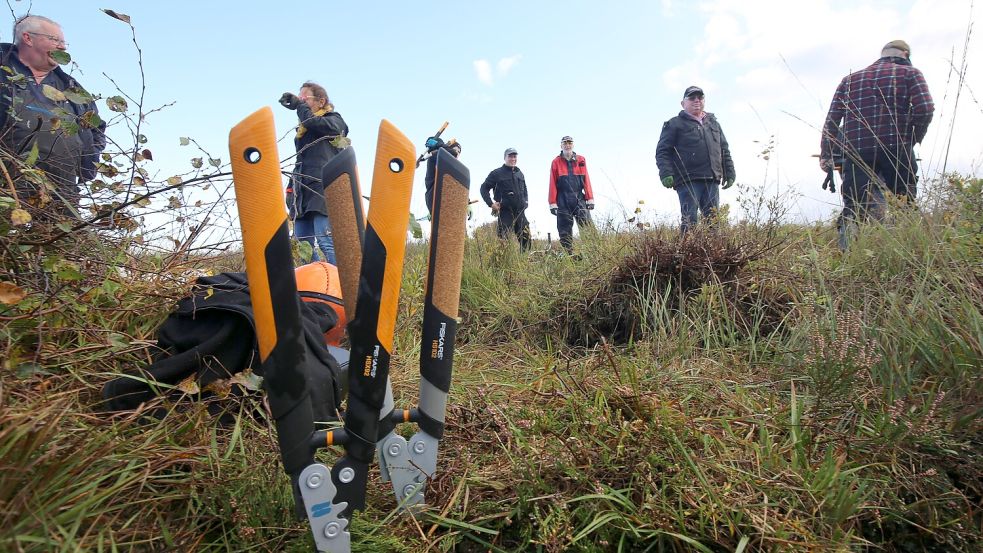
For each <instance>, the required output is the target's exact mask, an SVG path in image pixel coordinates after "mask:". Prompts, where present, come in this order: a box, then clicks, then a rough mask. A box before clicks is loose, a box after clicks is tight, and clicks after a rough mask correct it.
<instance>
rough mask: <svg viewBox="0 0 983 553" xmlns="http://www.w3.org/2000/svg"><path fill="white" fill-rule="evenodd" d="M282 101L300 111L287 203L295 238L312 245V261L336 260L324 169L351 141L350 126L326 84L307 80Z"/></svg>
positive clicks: (298, 113) (281, 102)
mask: <svg viewBox="0 0 983 553" xmlns="http://www.w3.org/2000/svg"><path fill="white" fill-rule="evenodd" d="M280 104H281V105H282V106H283V107H285V108H287V109H291V110H296V111H297V119H298V121H299V124H298V125H297V135H296V136H295V137H294V146H296V147H297V161H296V164H295V165H294V171H293V174H292V175H291V177H290V184H289V185H288V186H287V206H288V207H289V210H290V217H291V218H292V219H294V237H295V238H297V239H298V240H303V241H305V242H307V243H309V244H310V245H311V251H312V253H311V261H321V255H319V254H318V249H320V250H321V253H322V254H323V256H324V260H325V261H327V262H328V263H331V264H334V263H335V254H334V240H332V238H331V222H330V221H329V220H328V210H327V206H326V205H325V203H324V183H322V182H321V168H322V167H324V165H325V164H326V163H327V162H328V161H329V160H330V159H331V158H333V157H334V156H335V154H337V153H338V152H339V151H341V150H342V149H344V148H345V147H346V146H348V144H349V140H348V138H347V136H348V125H346V124H345V120H344V119H342V118H341V115H339V114H338V113H337V112H335V110H334V105H332V104H331V102H330V101H328V93H327V91H326V90H324V87H323V86H321V85H319V84H317V83H314V82H310V81H308V82H306V83H304V84H302V85H301V86H300V95H299V96H297V95H295V94H293V93H291V92H284V93H283V96H281V97H280Z"/></svg>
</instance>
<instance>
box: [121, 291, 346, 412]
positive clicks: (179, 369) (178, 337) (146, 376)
mask: <svg viewBox="0 0 983 553" xmlns="http://www.w3.org/2000/svg"><path fill="white" fill-rule="evenodd" d="M304 294H306V292H301V293H300V296H301V297H303V296H304ZM312 294H314V293H313V292H312ZM297 301H300V300H299V299H298V300H297ZM300 314H301V317H302V319H303V321H302V322H303V326H304V343H305V345H306V346H307V347H306V350H307V352H306V355H305V356H304V360H305V371H306V373H307V389H308V390H309V392H310V394H311V403H312V407H314V416H315V420H319V421H324V420H331V419H332V418H334V417H335V416H336V413H337V409H338V408H339V406H340V404H341V399H342V397H343V395H344V390H343V389H342V386H343V383H341V382H339V371H340V369H339V366H338V362H337V361H336V360H335V359H334V357H332V355H331V354H330V353H329V352H328V350H327V347H326V346H325V343H324V333H325V332H327V331H328V330H330V329H331V328H333V327H334V326H335V325H336V324H337V323H338V315H337V314H336V313H335V311H334V309H332V308H331V307H330V306H329V304H327V303H321V302H316V301H311V302H307V301H304V302H301V304H300ZM255 324H256V323H255V319H254V318H253V308H252V303H251V301H250V298H249V287H248V283H247V282H246V275H245V273H222V274H219V275H216V276H211V277H200V278H198V280H197V281H196V283H195V285H194V287H193V288H192V294H191V296H190V297H187V298H184V299H182V300H181V301H180V302H178V304H177V308H176V309H175V310H174V312H172V313H171V314H170V315H169V316H168V317H167V319H166V320H165V321H164V323H163V324H162V325H161V326H160V328H158V329H157V347H158V350H157V352H156V353H155V355H154V357H153V359H154V361H153V363H151V364H150V366H148V367H146V368H144V369H141V370H139V371H138V372H137V373H136V374H134V375H133V377H129V376H123V377H120V378H117V379H115V380H112V381H110V382H108V383H107V384H106V385H105V387H104V388H103V391H102V393H103V399H104V401H105V403H104V404H103V406H104V408H105V409H107V410H110V411H123V410H130V409H136V408H137V407H139V406H140V404H141V403H143V402H145V401H148V400H150V399H152V398H153V397H154V396H155V389H154V388H152V387H151V386H150V385H148V384H147V383H146V382H144V380H149V381H151V382H154V381H156V382H162V383H165V384H171V385H174V384H178V383H179V382H181V381H182V380H184V379H185V378H187V377H189V376H195V380H196V382H197V383H198V385H199V387H200V388H201V389H202V390H204V389H205V387H206V386H207V385H208V384H209V383H211V382H213V381H215V380H216V379H220V378H221V379H227V378H229V377H230V376H232V375H233V374H235V373H238V372H240V371H243V370H245V369H247V368H248V369H252V370H253V372H255V373H256V374H257V375H259V376H263V371H262V367H261V364H260V361H259V348H258V345H257V341H256V330H255Z"/></svg>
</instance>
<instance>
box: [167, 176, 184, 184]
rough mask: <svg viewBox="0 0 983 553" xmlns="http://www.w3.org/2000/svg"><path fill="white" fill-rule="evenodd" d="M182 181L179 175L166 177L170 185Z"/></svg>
mask: <svg viewBox="0 0 983 553" xmlns="http://www.w3.org/2000/svg"><path fill="white" fill-rule="evenodd" d="M182 182H184V179H182V178H181V177H178V176H176V175H175V176H173V177H171V178H169V179H167V184H169V185H171V186H174V185H177V184H181V183H182Z"/></svg>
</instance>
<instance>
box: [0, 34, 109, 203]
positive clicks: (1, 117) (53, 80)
mask: <svg viewBox="0 0 983 553" xmlns="http://www.w3.org/2000/svg"><path fill="white" fill-rule="evenodd" d="M0 65H2V66H4V67H6V68H9V69H10V71H11V72H12V73H8V72H7V71H0V143H2V144H3V146H4V147H5V148H6V149H7V151H8V152H10V153H12V154H13V155H16V156H18V157H21V158H25V157H27V156H28V155H29V153H30V152H31V149H32V147H33V146H34V145H35V144H37V146H38V159H37V165H36V166H37V167H38V168H40V169H42V170H44V171H45V172H46V173H47V174H48V176H49V177H51V179H52V180H53V181H55V183H56V184H60V185H62V186H63V187H66V188H71V190H68V192H69V193H71V194H72V195H77V189H76V183H77V179H79V178H80V179H81V180H82V181H87V180H91V179H93V178H95V176H96V164H97V163H98V161H99V154H100V153H101V152H102V150H103V149H104V148H105V147H106V134H105V130H106V123H105V122H101V123H100V124H99V125H98V126H96V127H95V128H90V127H89V125H88V124H86V123H83V122H82V120H83V116H85V115H86V114H87V113H89V112H92V113H93V114H94V115H98V113H99V110H98V108H97V107H96V103H95V101H90V102H84V103H75V102H72V101H70V100H62V101H55V100H52V99H50V98H48V97H47V96H45V95H44V93H43V85H50V86H52V87H54V88H55V89H57V90H60V91H62V92H64V91H78V92H80V93H84V94H85V95H88V93H86V92H85V89H84V88H83V87H82V85H80V84H79V82H78V81H76V80H75V78H74V77H72V76H71V75H69V74H68V73H66V72H65V71H63V70H62V69H61V67H56V68H55V69H53V70H52V71H51V73H49V74H48V76H46V77H45V79H44V80H43V81H42V82H41V84H37V82H36V81H35V80H34V77H33V75H32V73H31V70H30V69H29V68H28V67H26V66H25V65H24V64H23V63H22V62H21V61H20V59H18V57H17V46H15V45H13V44H10V43H5V44H0ZM56 119H58V120H61V124H62V126H61V128H60V129H55V130H52V124H53V121H55V120H56ZM85 119H87V120H88V118H85ZM66 120H68V122H70V123H73V125H65V124H64V123H65V122H66ZM90 121H91V120H90ZM76 125H77V127H76ZM75 128H77V129H78V130H77V132H75V131H74V129H75Z"/></svg>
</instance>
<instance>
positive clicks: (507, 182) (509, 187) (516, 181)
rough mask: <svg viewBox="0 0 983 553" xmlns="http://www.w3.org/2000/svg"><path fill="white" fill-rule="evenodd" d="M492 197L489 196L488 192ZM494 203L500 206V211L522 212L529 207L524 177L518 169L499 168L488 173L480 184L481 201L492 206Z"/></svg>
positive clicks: (503, 165) (503, 166) (504, 166)
mask: <svg viewBox="0 0 983 553" xmlns="http://www.w3.org/2000/svg"><path fill="white" fill-rule="evenodd" d="M492 191H493V192H494V195H493V196H492V195H489V192H492ZM493 197H494V201H496V202H499V203H501V204H502V209H507V210H511V211H522V210H524V209H526V208H527V207H529V192H528V191H527V190H526V176H525V175H523V174H522V171H521V170H520V169H519V168H518V167H509V166H508V165H505V164H504V163H503V164H502V166H501V167H499V168H498V169H495V170H494V171H492V172H491V173H488V177H487V178H486V179H485V182H483V183H481V199H482V200H484V201H485V203H486V204H488V207H491V205H492V203H493V202H492V198H493Z"/></svg>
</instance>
